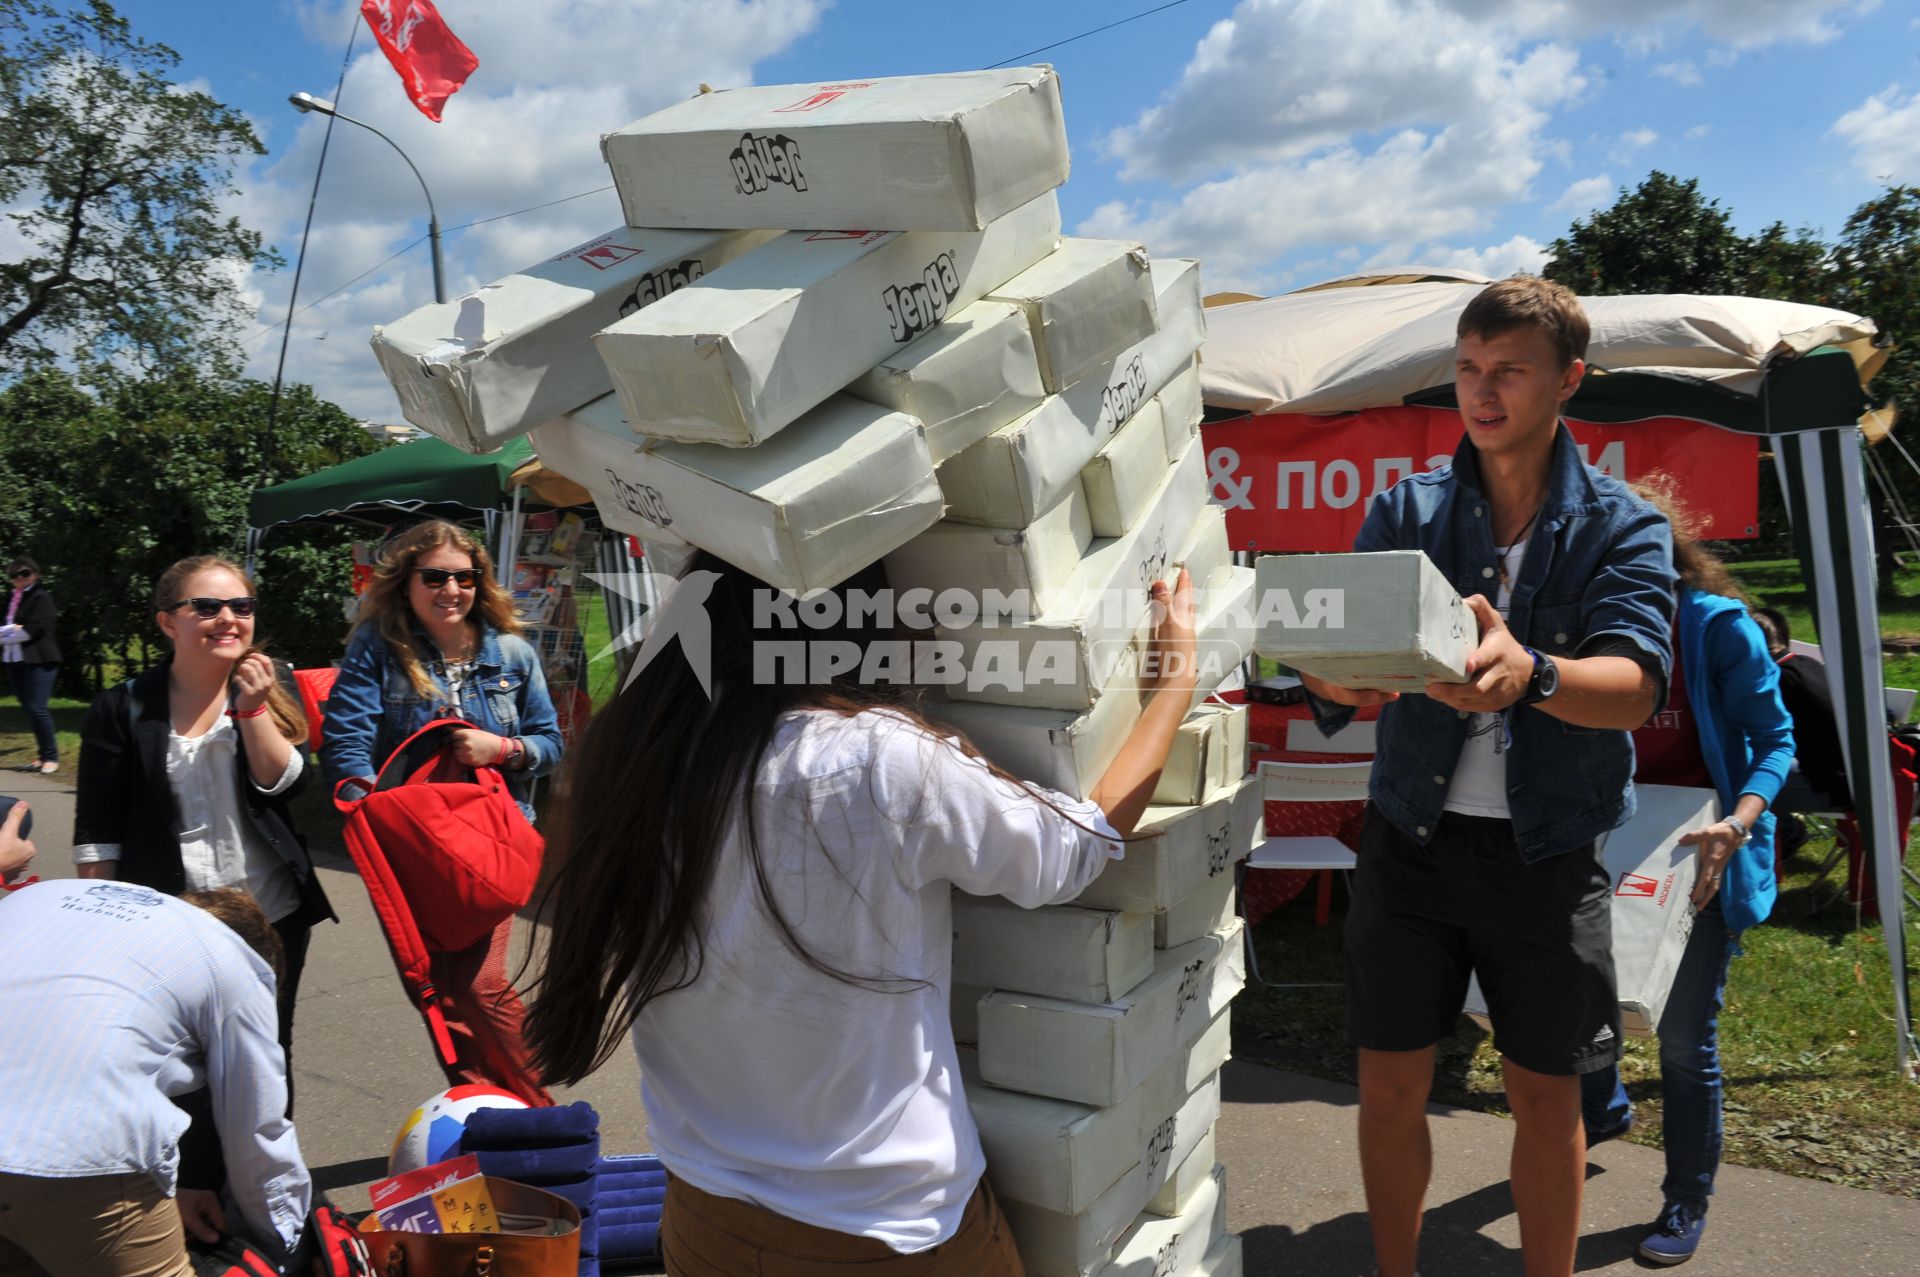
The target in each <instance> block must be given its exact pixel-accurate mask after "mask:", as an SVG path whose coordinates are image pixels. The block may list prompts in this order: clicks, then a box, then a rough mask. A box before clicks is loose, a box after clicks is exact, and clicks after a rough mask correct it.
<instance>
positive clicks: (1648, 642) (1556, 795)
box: [1321, 426, 1675, 863]
mask: <svg viewBox="0 0 1920 1277" xmlns="http://www.w3.org/2000/svg"><path fill="white" fill-rule="evenodd" d="M1549 467H1550V468H1549V472H1548V479H1547V496H1546V500H1545V502H1544V504H1543V505H1542V506H1541V508H1540V514H1539V516H1538V517H1537V518H1536V519H1535V520H1534V528H1533V534H1532V535H1531V536H1530V537H1529V538H1528V540H1527V556H1526V561H1525V562H1524V563H1523V564H1522V565H1521V568H1520V579H1519V580H1518V581H1516V582H1514V586H1513V597H1512V599H1511V601H1510V604H1509V608H1508V615H1507V627H1508V628H1509V629H1511V630H1512V631H1513V635H1514V637H1515V638H1516V639H1517V640H1519V642H1521V643H1522V644H1525V645H1526V646H1528V647H1531V648H1534V649H1536V650H1538V651H1541V652H1545V653H1547V654H1548V655H1549V656H1565V657H1580V656H1593V655H1597V654H1603V653H1606V652H1610V651H1618V650H1620V649H1621V648H1623V647H1624V648H1627V649H1629V650H1634V651H1638V652H1642V653H1645V654H1646V655H1648V656H1651V657H1653V658H1654V660H1655V662H1656V663H1657V665H1658V668H1659V671H1660V678H1659V682H1660V684H1661V691H1660V694H1659V697H1658V699H1657V700H1656V702H1655V703H1656V705H1658V704H1664V703H1665V699H1666V693H1665V685H1666V680H1667V676H1668V672H1669V669H1670V666H1671V662H1672V659H1673V657H1672V632H1673V626H1672V617H1673V599H1674V580H1675V578H1674V571H1673V536H1672V532H1671V530H1670V529H1669V528H1668V527H1667V521H1666V519H1665V518H1663V517H1662V516H1661V515H1660V513H1659V512H1658V511H1657V510H1655V509H1654V508H1653V507H1652V506H1650V505H1648V504H1647V503H1646V502H1644V501H1642V500H1640V498H1638V497H1636V496H1634V495H1633V493H1632V492H1631V491H1630V490H1629V489H1628V488H1627V486H1626V485H1625V484H1623V483H1621V482H1620V481H1619V480H1617V479H1612V478H1609V477H1608V476H1606V475H1604V474H1602V473H1601V472H1600V471H1598V470H1596V469H1594V468H1593V467H1592V466H1590V465H1588V464H1587V463H1586V462H1584V461H1582V460H1581V459H1580V453H1579V449H1578V448H1577V447H1576V445H1575V444H1574V442H1573V439H1572V437H1571V436H1570V435H1569V434H1568V433H1567V431H1566V428H1565V427H1564V426H1562V427H1561V428H1560V429H1559V430H1558V432H1557V433H1556V434H1555V436H1554V444H1553V458H1552V460H1551V462H1550V463H1549ZM1491 516H1492V511H1491V507H1490V505H1489V503H1488V501H1487V498H1486V496H1485V493H1484V489H1483V487H1482V482H1481V478H1480V460H1479V450H1478V449H1476V448H1475V447H1474V446H1473V443H1472V442H1471V441H1470V440H1468V439H1464V438H1463V439H1462V440H1461V441H1460V447H1459V448H1458V449H1457V450H1456V451H1455V452H1454V455H1453V464H1452V465H1451V466H1442V467H1441V468H1440V469H1438V470H1429V471H1427V472H1426V473H1424V474H1417V475H1413V476H1411V477H1409V478H1406V479H1403V480H1401V481H1400V482H1399V483H1397V484H1395V485H1394V486H1393V487H1392V488H1391V489H1389V490H1388V491H1387V492H1385V493H1383V494H1381V495H1380V496H1379V497H1377V498H1375V500H1374V503H1373V508H1372V509H1371V510H1369V511H1368V512H1367V519H1366V522H1365V524H1363V525H1362V526H1361V529H1360V535H1359V536H1358V537H1356V538H1355V539H1354V543H1353V548H1354V549H1355V550H1359V551H1370V550H1423V551H1425V552H1426V555H1427V557H1428V558H1429V559H1432V560H1433V563H1434V565H1435V566H1436V567H1438V568H1439V569H1440V571H1441V573H1442V574H1443V575H1445V576H1446V578H1447V580H1448V581H1449V582H1451V583H1452V585H1453V588H1454V589H1456V590H1458V591H1459V592H1460V594H1461V596H1462V597H1465V596H1467V595H1471V594H1484V595H1486V596H1487V598H1488V599H1493V598H1495V597H1496V596H1497V592H1498V589H1499V584H1500V583H1499V569H1498V568H1497V567H1496V566H1495V564H1496V556H1495V554H1494V552H1493V532H1492V527H1491V525H1492V522H1493V520H1492V517H1491ZM1508 713H1509V718H1508V721H1509V723H1510V724H1511V727H1512V733H1513V744H1512V747H1511V748H1510V749H1509V750H1508V751H1507V754H1506V759H1507V803H1508V808H1509V810H1510V811H1511V813H1512V816H1513V830H1514V836H1515V839H1516V840H1517V842H1518V844H1519V850H1520V856H1521V859H1522V860H1524V861H1526V862H1528V863H1533V862H1535V861H1538V860H1542V859H1544V858H1546V857H1548V856H1557V855H1561V854H1563V853H1565V852H1568V851H1571V850H1573V849H1574V848H1576V847H1583V846H1585V845H1587V844H1588V843H1590V842H1592V841H1593V840H1594V839H1595V838H1598V837H1599V836H1600V835H1601V834H1603V833H1605V832H1606V831H1607V830H1610V829H1613V828H1615V827H1617V826H1618V825H1620V824H1621V823H1622V822H1624V821H1625V820H1626V819H1627V818H1628V817H1630V816H1631V815H1633V810H1634V803H1633V739H1632V736H1631V735H1630V734H1629V733H1627V732H1623V731H1611V730H1606V729H1602V728H1595V727H1576V726H1574V725H1573V724H1572V723H1564V722H1561V721H1560V720H1559V719H1557V718H1555V717H1553V716H1552V715H1551V714H1547V713H1544V712H1542V711H1540V710H1538V709H1535V708H1533V707H1531V706H1526V705H1515V706H1514V707H1513V708H1512V709H1511V710H1510V711H1508ZM1470 717H1471V716H1470V715H1468V714H1466V713H1462V712H1459V711H1456V710H1454V709H1452V708H1450V707H1449V706H1446V705H1443V704H1441V703H1440V702H1439V701H1436V700H1433V699H1431V698H1429V697H1427V696H1424V695H1420V694H1417V693H1403V694H1402V695H1401V697H1400V699H1399V700H1397V701H1394V702H1392V703H1391V704H1389V705H1387V706H1386V707H1385V708H1383V709H1382V710H1381V712H1380V723H1379V728H1378V732H1377V736H1376V744H1375V752H1374V759H1375V761H1374V767H1373V777H1372V780H1371V782H1370V784H1369V796H1370V797H1371V799H1372V801H1373V803H1374V805H1375V806H1377V807H1378V808H1379V809H1380V813H1381V815H1383V816H1385V817H1386V818H1387V819H1388V820H1390V821H1392V822H1393V824H1394V826H1395V827H1396V828H1398V829H1399V830H1400V831H1401V832H1402V833H1404V834H1406V835H1407V836H1408V837H1410V838H1412V839H1414V840H1415V841H1416V842H1418V843H1419V844H1420V845H1421V846H1425V845H1427V844H1428V843H1429V842H1431V841H1432V839H1433V835H1434V831H1435V829H1436V828H1437V827H1438V826H1439V823H1440V814H1441V812H1442V811H1443V810H1445V807H1446V799H1447V789H1448V787H1449V784H1450V782H1451V780H1452V777H1453V773H1454V769H1455V768H1456V767H1457V766H1458V765H1459V762H1460V751H1461V749H1462V748H1463V747H1464V746H1465V744H1466V740H1467V728H1468V719H1469V718H1470ZM1351 718H1352V711H1351V710H1347V711H1344V712H1342V713H1338V714H1329V715H1326V716H1325V717H1323V718H1322V719H1321V725H1322V727H1323V728H1325V729H1333V728H1337V727H1340V726H1343V725H1344V724H1345V722H1346V721H1347V720H1349V719H1351Z"/></svg>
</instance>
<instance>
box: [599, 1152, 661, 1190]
mask: <svg viewBox="0 0 1920 1277" xmlns="http://www.w3.org/2000/svg"><path fill="white" fill-rule="evenodd" d="M600 1182H601V1183H602V1184H614V1185H619V1184H625V1185H635V1184H646V1185H658V1186H659V1187H661V1188H665V1187H666V1184H667V1173H666V1172H665V1171H610V1170H608V1169H607V1159H606V1158H604V1157H603V1158H601V1159H600Z"/></svg>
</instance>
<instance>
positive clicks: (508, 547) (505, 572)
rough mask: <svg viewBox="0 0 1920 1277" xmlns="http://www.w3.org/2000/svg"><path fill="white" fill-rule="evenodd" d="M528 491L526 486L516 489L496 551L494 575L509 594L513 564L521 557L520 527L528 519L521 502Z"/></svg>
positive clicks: (502, 526) (501, 529)
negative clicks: (521, 507) (522, 510)
mask: <svg viewBox="0 0 1920 1277" xmlns="http://www.w3.org/2000/svg"><path fill="white" fill-rule="evenodd" d="M526 490H527V489H526V485H525V484H521V485H519V486H517V487H515V488H514V490H513V509H512V510H511V511H509V512H508V514H507V517H506V519H505V521H504V522H503V523H502V525H501V528H500V543H499V545H498V546H496V547H495V550H494V556H493V574H494V576H495V577H496V578H497V579H498V580H499V582H500V588H501V589H503V590H507V591H509V592H511V591H512V589H513V563H514V560H515V559H518V558H519V557H520V527H521V524H522V523H523V522H524V521H525V518H526V516H525V515H523V514H522V513H521V512H520V500H521V497H522V496H523V495H524V494H525V492H526ZM489 531H491V529H489Z"/></svg>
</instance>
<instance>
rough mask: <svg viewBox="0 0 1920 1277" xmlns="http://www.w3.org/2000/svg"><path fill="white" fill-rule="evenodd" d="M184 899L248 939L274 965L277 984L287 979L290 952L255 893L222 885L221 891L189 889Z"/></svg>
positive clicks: (249, 943) (243, 938) (244, 938)
mask: <svg viewBox="0 0 1920 1277" xmlns="http://www.w3.org/2000/svg"><path fill="white" fill-rule="evenodd" d="M180 898H181V899H182V900H184V901H186V902H187V903H188V904H190V905H192V906H193V907H194V908H196V909H205V910H206V911H207V912H208V913H210V914H212V915H213V916H214V917H216V918H218V919H219V920H220V921H221V922H224V923H226V924H227V928H228V930H230V931H232V932H233V933H234V934H235V935H237V936H239V937H240V938H241V939H242V940H245V941H246V942H247V947H248V948H249V949H252V950H253V951H254V952H255V953H257V954H259V955H260V958H261V960H262V961H264V962H265V963H266V964H267V965H268V966H270V967H272V968H273V982H274V984H276V985H278V984H280V983H281V982H282V981H284V980H285V979H286V978H287V953H286V949H285V948H284V947H283V946H282V945H281V943H280V933H279V932H278V931H275V930H274V929H273V924H272V923H271V922H268V921H267V915H266V914H264V913H262V912H261V911H260V906H259V904H258V903H256V902H255V900H254V898H253V897H252V896H250V895H248V894H247V893H246V892H244V891H242V890H240V889H239V888H238V887H222V888H220V889H219V890H218V891H189V892H187V893H186V894H185V895H183V896H181V897H180Z"/></svg>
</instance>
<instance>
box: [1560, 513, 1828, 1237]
mask: <svg viewBox="0 0 1920 1277" xmlns="http://www.w3.org/2000/svg"><path fill="white" fill-rule="evenodd" d="M1634 490H1635V491H1636V492H1637V493H1638V494H1639V495H1640V496H1641V497H1643V498H1644V499H1646V500H1647V501H1650V502H1652V503H1653V505H1654V506H1655V507H1656V508H1657V509H1658V510H1659V511H1660V512H1661V513H1662V514H1664V515H1666V516H1667V521H1668V522H1669V523H1670V524H1672V525H1673V566H1674V568H1675V570H1677V571H1678V572H1679V574H1680V607H1679V612H1678V613H1677V615H1676V616H1675V618H1674V626H1673V674H1672V678H1671V681H1670V682H1669V684H1668V693H1667V713H1665V714H1659V715H1656V716H1655V717H1654V718H1653V720H1652V721H1651V722H1649V723H1648V724H1647V725H1646V726H1645V727H1642V728H1641V729H1640V730H1638V731H1636V732H1635V733H1634V734H1633V746H1634V752H1635V756H1636V764H1635V768H1634V776H1633V778H1634V780H1635V781H1637V782H1639V783H1642V784H1654V785H1688V786H1695V787H1698V788H1703V789H1712V790H1713V791H1715V793H1717V794H1718V795H1719V797H1720V809H1721V810H1722V811H1723V812H1725V813H1726V814H1725V815H1724V816H1722V817H1721V818H1720V820H1719V822H1718V823H1716V824H1712V825H1709V826H1707V827H1706V828H1705V829H1703V830H1701V831H1699V832H1698V833H1692V834H1688V835H1686V836H1685V837H1683V838H1682V839H1681V840H1680V841H1681V842H1683V843H1687V844H1689V845H1692V846H1695V847H1698V848H1699V852H1698V855H1699V876H1698V878H1697V879H1696V881H1695V885H1694V889H1693V903H1694V905H1695V907H1696V908H1697V910H1698V912H1697V913H1696V914H1695V915H1694V920H1693V932H1692V934H1691V935H1690V936H1688V938H1687V948H1686V952H1685V953H1684V954H1683V955H1682V956H1681V959H1680V969H1679V971H1678V972H1677V973H1676V974H1675V976H1674V980H1673V988H1672V991H1671V992H1670V993H1669V994H1668V995H1667V1005H1666V1009H1665V1010H1664V1011H1663V1012H1662V1013H1661V1016H1660V1023H1659V1025H1658V1026H1657V1028H1658V1031H1659V1035H1660V1094H1661V1102H1662V1109H1661V1126H1662V1130H1661V1136H1660V1140H1661V1144H1662V1145H1663V1146H1664V1147H1665V1149H1666V1155H1667V1175H1666V1179H1665V1181H1664V1182H1663V1183H1662V1184H1661V1192H1662V1195H1663V1196H1664V1198H1665V1203H1664V1205H1663V1206H1662V1208H1661V1211H1660V1217H1659V1219H1658V1220H1657V1221H1656V1222H1655V1223H1654V1226H1653V1228H1652V1229H1651V1231H1649V1232H1648V1234H1647V1236H1646V1238H1645V1239H1644V1240H1643V1241H1642V1242H1641V1243H1640V1255H1641V1257H1642V1258H1644V1259H1646V1260H1648V1261H1650V1262H1652V1263H1656V1264H1679V1263H1684V1262H1686V1261H1687V1260H1689V1259H1691V1258H1692V1257H1693V1253H1694V1251H1695V1250H1696V1249H1697V1248H1698V1247H1699V1245H1700V1238H1701V1234H1702V1233H1704V1232H1705V1230H1706V1227H1707V1204H1708V1202H1709V1200H1710V1199H1711V1198H1712V1196H1713V1181H1714V1176H1715V1173H1716V1172H1717V1171H1718V1170H1719V1167H1720V1146H1721V1105H1722V1100H1723V1096H1724V1093H1725V1089H1726V1088H1725V1080H1724V1078H1723V1076H1722V1074H1721V1070H1720V1038H1719V1019H1720V1010H1721V1007H1722V1006H1723V1005H1725V1003H1726V994H1727V969H1728V967H1729V966H1730V965H1731V964H1732V962H1733V956H1734V954H1735V953H1737V952H1738V951H1739V939H1740V933H1741V932H1743V931H1745V930H1746V929H1747V928H1748V927H1751V926H1755V925H1757V924H1759V923H1762V922H1765V921H1766V919H1767V915H1768V914H1769V913H1771V912H1773V901H1774V897H1775V896H1776V895H1777V894H1778V890H1779V888H1778V884H1776V883H1775V881H1774V876H1773V832H1774V818H1773V813H1772V811H1770V810H1769V808H1770V807H1771V806H1772V804H1773V800H1774V798H1775V797H1776V796H1777V795H1778V794H1779V792H1780V786H1781V784H1782V783H1783V782H1784V781H1785V780H1786V777H1787V771H1788V768H1789V767H1790V766H1791V765H1792V763H1793V720H1792V719H1791V718H1789V717H1788V716H1787V710H1786V706H1785V705H1784V704H1782V703H1781V700H1780V672H1779V668H1778V666H1776V665H1775V664H1774V661H1773V657H1772V656H1771V655H1770V654H1769V653H1768V651H1767V642H1766V636H1765V635H1764V634H1763V633H1762V632H1761V630H1760V627H1759V626H1758V625H1756V624H1755V623H1754V620H1753V618H1752V617H1751V616H1749V615H1748V614H1747V604H1746V599H1745V596H1744V595H1743V594H1742V593H1741V590H1740V586H1739V584H1738V583H1737V582H1736V581H1735V580H1734V579H1733V574H1732V573H1731V572H1729V571H1727V568H1726V565H1725V564H1723V563H1722V562H1721V561H1720V560H1719V559H1718V558H1717V557H1715V556H1714V554H1713V552H1712V551H1711V550H1709V549H1708V548H1707V547H1706V546H1704V545H1702V544H1701V543H1700V528H1699V524H1698V522H1697V521H1696V520H1695V519H1694V518H1692V517H1691V516H1690V515H1689V513H1688V511H1687V510H1686V507H1685V506H1684V505H1682V504H1681V502H1680V499H1679V497H1678V494H1677V492H1676V490H1675V485H1674V483H1673V481H1672V480H1671V479H1670V478H1668V477H1667V476H1664V475H1658V476H1651V477H1649V478H1648V479H1647V480H1644V481H1642V482H1641V483H1638V484H1635V485H1634ZM1580 1099H1581V1107H1582V1109H1583V1111H1584V1117H1585V1124H1586V1128H1587V1143H1588V1144H1589V1145H1590V1146H1591V1145H1593V1144H1596V1143H1600V1142H1602V1141H1604V1140H1609V1139H1615V1138H1617V1137H1619V1136H1621V1135H1624V1134H1626V1133H1627V1132H1628V1131H1630V1130H1632V1129H1633V1108H1632V1105H1631V1104H1630V1103H1629V1102H1628V1099H1627V1092H1626V1088H1625V1087H1624V1086H1622V1085H1621V1082H1620V1071H1619V1069H1618V1068H1617V1067H1616V1068H1609V1069H1603V1070H1601V1071H1599V1072H1595V1073H1588V1074H1586V1075H1584V1076H1583V1077H1582V1078H1581V1079H1580Z"/></svg>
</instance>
